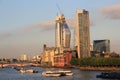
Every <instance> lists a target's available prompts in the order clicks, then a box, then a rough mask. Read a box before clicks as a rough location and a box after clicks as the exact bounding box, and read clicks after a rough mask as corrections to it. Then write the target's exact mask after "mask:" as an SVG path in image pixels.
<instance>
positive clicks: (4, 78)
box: [0, 67, 103, 80]
mask: <svg viewBox="0 0 120 80" xmlns="http://www.w3.org/2000/svg"><path fill="white" fill-rule="evenodd" d="M30 68H33V69H34V70H37V71H38V73H20V72H18V71H17V70H15V69H13V68H11V67H7V68H3V69H0V80H103V79H99V78H96V75H97V74H100V72H99V71H80V70H78V69H69V70H71V71H72V72H73V76H62V77H44V76H42V75H41V73H42V72H43V71H45V70H56V69H60V68H42V67H30Z"/></svg>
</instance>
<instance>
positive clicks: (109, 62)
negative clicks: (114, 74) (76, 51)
mask: <svg viewBox="0 0 120 80" xmlns="http://www.w3.org/2000/svg"><path fill="white" fill-rule="evenodd" d="M70 63H71V65H75V66H93V67H104V66H109V67H112V66H115V67H120V58H102V57H101V58H95V57H93V58H81V59H77V58H73V59H72V60H71V62H70Z"/></svg>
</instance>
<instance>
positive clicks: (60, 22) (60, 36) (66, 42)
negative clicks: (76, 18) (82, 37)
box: [55, 14, 71, 48]
mask: <svg viewBox="0 0 120 80" xmlns="http://www.w3.org/2000/svg"><path fill="white" fill-rule="evenodd" d="M55 22H56V25H55V44H56V47H58V48H70V37H71V33H70V30H69V27H68V25H67V23H66V21H65V17H64V15H63V14H61V15H59V16H57V17H56V19H55Z"/></svg>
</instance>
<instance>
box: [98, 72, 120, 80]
mask: <svg viewBox="0 0 120 80" xmlns="http://www.w3.org/2000/svg"><path fill="white" fill-rule="evenodd" d="M96 77H97V78H103V79H120V72H102V73H101V74H100V75H96Z"/></svg>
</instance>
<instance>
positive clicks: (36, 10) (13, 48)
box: [0, 0, 120, 58]
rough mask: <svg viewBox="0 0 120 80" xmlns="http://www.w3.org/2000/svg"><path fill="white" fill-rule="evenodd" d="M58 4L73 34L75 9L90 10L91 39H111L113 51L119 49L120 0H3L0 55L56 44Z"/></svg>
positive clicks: (31, 52) (15, 54) (34, 52)
mask: <svg viewBox="0 0 120 80" xmlns="http://www.w3.org/2000/svg"><path fill="white" fill-rule="evenodd" d="M56 5H59V7H60V9H61V11H62V13H64V15H65V18H66V20H67V23H68V26H69V27H70V30H71V32H72V34H73V28H74V27H75V17H76V15H75V13H76V10H77V9H85V10H87V11H89V14H90V24H91V25H90V37H91V43H92V42H93V40H101V39H109V40H110V46H111V48H110V49H111V52H112V51H115V52H117V53H120V49H119V47H120V43H119V41H120V35H119V34H120V31H119V30H120V27H119V26H120V0H102V1H96V0H84V1H83V0H75V1H73V0H69V1H68V0H50V1H49V0H0V56H1V57H6V58H20V56H21V55H22V54H24V53H26V54H27V55H29V56H34V55H39V54H41V53H42V51H43V44H47V46H55V20H54V19H55V17H56V15H57V14H59V13H60V12H59V10H58V8H57V6H56ZM71 40H72V41H71V42H72V43H73V42H74V41H73V35H72V39H71Z"/></svg>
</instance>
